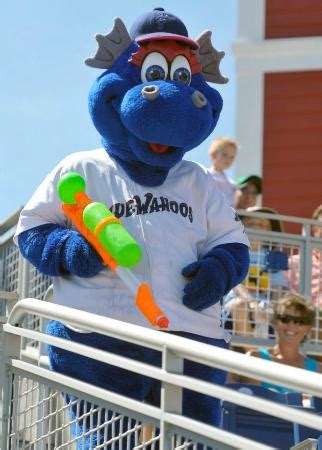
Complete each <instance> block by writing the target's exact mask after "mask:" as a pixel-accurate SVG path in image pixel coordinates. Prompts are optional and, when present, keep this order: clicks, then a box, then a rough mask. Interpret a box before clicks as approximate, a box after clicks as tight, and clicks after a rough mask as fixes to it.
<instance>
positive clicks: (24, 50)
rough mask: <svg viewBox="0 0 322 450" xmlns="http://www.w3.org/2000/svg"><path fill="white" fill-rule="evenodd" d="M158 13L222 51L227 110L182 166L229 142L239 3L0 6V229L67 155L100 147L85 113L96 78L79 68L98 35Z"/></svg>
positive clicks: (35, 0)
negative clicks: (216, 143) (225, 138)
mask: <svg viewBox="0 0 322 450" xmlns="http://www.w3.org/2000/svg"><path fill="white" fill-rule="evenodd" d="M157 6H162V7H164V8H165V9H166V10H169V11H170V12H172V13H174V14H176V15H177V16H179V17H180V18H181V19H182V20H183V21H184V23H185V24H186V26H187V28H188V31H189V35H190V37H192V38H195V37H197V36H198V35H199V34H200V33H201V32H202V31H204V30H205V29H210V30H212V31H213V45H214V46H215V47H216V48H217V49H218V50H224V51H225V52H226V56H225V58H224V60H223V61H222V64H221V71H222V73H223V75H225V76H228V77H229V79H230V82H229V83H228V84H227V85H224V86H217V89H218V90H219V91H220V93H221V95H222V97H223V99H224V109H223V112H222V115H221V117H220V119H219V123H218V125H217V127H216V129H215V131H214V132H213V134H212V135H211V136H210V137H209V138H208V139H207V141H205V142H204V143H203V144H202V145H201V146H199V147H198V148H196V149H194V150H193V151H191V152H190V153H189V154H187V156H186V157H187V159H192V160H194V161H199V162H201V163H202V164H205V165H208V156H207V152H208V147H209V143H210V141H211V140H212V139H214V138H215V137H216V136H221V135H229V136H232V137H233V136H234V122H235V100H234V99H235V95H234V89H235V74H234V61H233V57H232V53H231V44H232V42H233V41H234V40H235V38H236V29H237V0H226V1H225V2H223V1H222V0H203V1H202V2H196V1H192V0H176V1H175V2H173V1H168V0H165V1H161V2H155V1H150V0H138V1H136V2H130V1H122V0H120V1H118V2H108V1H107V0H105V1H103V0H95V1H89V0H55V1H54V2H52V1H51V2H49V1H44V0H30V1H24V0H2V2H1V27H0V30H1V31H0V54H1V59H2V61H1V71H0V83H1V89H0V155H1V158H0V180H1V183H0V205H1V209H0V221H2V220H3V219H5V218H6V217H7V216H8V215H9V214H11V213H12V212H13V211H14V210H15V209H16V208H18V207H19V206H20V205H23V204H24V203H25V202H26V201H27V200H28V199H29V197H30V196H31V195H32V193H33V191H34V190H35V189H36V187H37V186H38V184H39V183H40V182H41V180H42V179H43V178H44V177H45V176H46V174H47V173H48V172H49V171H50V170H51V169H52V168H53V167H54V166H55V165H56V164H57V163H58V162H59V161H60V160H61V159H62V158H64V157H65V156H66V155H68V154H69V153H72V152H75V151H80V150H89V149H91V148H97V147H99V146H100V136H99V135H98V133H97V131H96V130H95V128H94V126H93V125H92V123H91V120H90V118H89V115H88V111H87V94H88V91H89V88H90V86H91V84H92V82H93V81H94V79H95V78H96V77H97V76H99V74H100V73H101V71H100V70H97V69H91V68H89V67H87V66H85V65H84V64H83V60H84V59H85V58H86V57H88V56H92V55H94V53H95V51H96V41H95V39H94V35H95V33H97V32H100V33H106V32H107V31H109V30H110V29H111V26H112V22H113V18H114V17H116V16H119V17H121V18H122V20H123V21H124V23H125V24H126V25H127V28H128V29H129V28H130V26H131V24H132V22H133V21H134V19H135V18H136V17H137V16H138V15H140V14H141V13H143V12H146V11H149V10H151V9H153V8H154V7H157Z"/></svg>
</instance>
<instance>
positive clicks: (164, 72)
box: [16, 8, 249, 450]
mask: <svg viewBox="0 0 322 450" xmlns="http://www.w3.org/2000/svg"><path fill="white" fill-rule="evenodd" d="M210 38H211V32H210V31H206V32H204V33H203V34H201V36H200V37H199V38H198V39H197V40H196V41H194V40H192V39H190V38H189V37H188V32H187V29H186V27H185V25H184V24H183V22H182V21H181V20H180V19H179V18H178V17H176V16H174V15H173V14H171V13H169V12H166V11H164V9H163V8H156V9H154V10H153V11H151V12H148V13H146V14H144V15H143V16H141V17H139V18H138V19H137V20H136V22H135V23H134V25H133V26H132V28H131V31H130V33H128V31H127V29H126V27H125V25H124V24H123V22H122V21H121V20H120V19H115V21H114V27H113V29H112V31H111V32H110V33H108V34H107V35H101V34H98V35H97V36H96V39H97V42H98V50H97V52H96V55H95V57H93V58H89V59H87V60H86V61H85V62H86V64H87V65H89V66H91V67H96V68H100V69H103V70H104V72H103V73H102V74H101V75H100V76H99V78H98V79H97V80H96V81H95V82H94V84H93V86H92V88H91V90H90V94H89V111H90V115H91V118H92V121H93V123H94V125H95V127H96V129H97V131H98V132H99V133H100V135H101V136H102V145H103V148H100V149H97V150H91V151H85V152H79V153H73V154H71V155H69V156H67V157H66V158H65V159H64V160H63V161H62V162H60V163H59V164H58V165H57V166H56V167H55V168H54V169H53V170H52V172H51V173H50V174H49V175H47V177H46V178H45V180H44V181H43V182H42V184H41V185H40V186H39V188H38V189H37V190H36V192H35V193H34V195H33V196H32V198H31V199H30V200H29V202H28V203H27V205H26V206H25V208H24V209H23V211H22V213H21V217H20V220H19V224H18V227H17V232H16V241H17V242H18V244H19V248H20V250H21V252H22V254H23V256H24V257H25V258H26V259H27V260H28V261H30V262H31V263H32V264H33V265H34V266H36V267H37V269H39V271H41V272H42V273H44V274H48V275H51V276H53V279H54V301H55V302H56V303H57V304H62V305H65V306H69V307H74V308H77V309H81V310H84V311H88V312H92V313H96V314H100V315H102V316H107V317H111V318H114V319H118V320H122V321H124V322H128V323H133V324H137V325H141V326H149V324H148V323H147V322H146V320H145V318H144V317H143V316H142V315H141V314H140V312H139V311H138V310H137V309H136V307H135V305H134V301H133V295H132V293H131V292H130V291H128V290H127V289H126V287H125V286H124V285H123V284H122V281H121V280H119V279H118V277H116V276H115V274H113V273H112V272H111V271H110V270H109V269H108V268H107V267H106V266H104V265H103V264H102V260H101V258H100V256H99V255H98V253H97V252H96V251H95V249H94V248H93V247H92V246H91V245H90V244H89V243H88V242H87V241H86V240H85V239H84V238H83V237H82V235H81V234H80V233H79V232H78V231H76V229H75V228H74V227H73V226H72V225H71V223H70V222H69V221H68V220H67V218H66V216H65V215H64V213H63V211H62V209H61V202H60V200H59V198H58V196H57V194H56V186H57V183H58V181H59V179H60V178H61V176H63V175H64V174H66V173H68V172H70V171H74V172H78V173H80V174H81V175H82V177H84V179H85V180H86V183H87V187H88V188H87V192H88V195H89V196H90V197H91V198H93V199H95V201H98V202H102V203H104V204H106V205H108V207H109V208H110V210H111V211H112V212H113V213H114V215H115V216H116V217H117V218H118V219H120V220H121V221H122V223H123V224H124V226H125V227H126V228H127V230H128V231H129V232H130V233H131V234H132V235H133V236H134V238H135V239H136V240H137V241H138V242H139V243H140V245H141V247H142V260H141V262H140V264H138V265H137V266H136V267H135V268H134V269H133V270H134V273H135V275H136V276H137V277H138V278H139V279H141V280H145V281H146V282H147V283H148V284H149V286H150V287H151V289H152V292H153V296H154V298H155V299H156V302H157V303H158V305H159V306H160V308H161V309H162V310H163V311H164V312H165V314H166V316H167V317H168V318H169V321H170V323H169V327H168V329H167V330H164V331H163V332H169V333H174V334H177V335H180V336H184V337H186V338H189V339H193V340H195V341H199V342H204V343H207V344H210V345H212V346H214V351H216V347H222V348H226V347H227V345H228V341H229V336H228V335H227V334H226V332H225V330H224V329H223V326H222V321H221V307H222V305H221V303H222V298H223V296H224V295H225V294H227V293H228V292H229V291H230V290H231V289H232V288H233V287H234V286H236V285H237V284H238V283H240V282H241V281H242V280H243V279H244V278H245V276H246V275H247V270H248V265H249V256H248V245H249V242H248V240H247V237H246V235H245V233H244V230H243V227H242V225H241V222H240V220H239V218H238V216H237V214H236V213H235V212H234V210H233V209H231V208H230V206H229V205H228V202H226V201H225V199H224V197H223V195H222V194H221V193H220V191H219V190H218V189H217V187H216V185H215V183H214V181H213V179H212V177H211V175H210V174H209V173H208V171H207V170H206V169H204V168H203V167H202V166H200V165H199V164H197V163H193V162H189V161H185V160H183V157H184V155H185V153H186V152H188V151H189V150H191V149H193V148H195V147H196V146H198V145H199V144H201V143H202V142H203V141H204V140H205V139H206V138H207V136H209V135H210V133H211V132H212V131H213V130H214V128H215V126H216V123H217V121H218V118H219V115H220V112H221V109H222V99H221V96H220V95H219V93H218V92H217V91H216V90H215V89H213V88H212V87H210V86H209V85H208V84H207V81H208V82H213V83H225V82H226V81H227V80H226V79H225V78H224V77H223V76H222V75H221V74H220V71H219V63H220V60H221V58H222V57H223V52H217V51H216V50H215V49H214V48H213V46H212V44H211V40H210ZM48 333H50V334H52V335H54V336H58V337H63V338H65V339H69V340H73V341H77V342H80V343H83V344H86V345H90V346H94V347H96V348H100V349H103V350H107V351H109V352H113V353H116V354H118V355H125V356H127V357H129V358H133V359H135V360H137V361H142V362H146V363H149V364H160V361H159V353H157V352H155V351H153V350H151V349H144V348H142V347H139V346H136V345H131V344H128V343H124V342H122V341H119V340H117V339H113V338H110V337H106V336H101V335H98V334H96V333H86V332H84V330H77V329H75V328H73V327H72V326H70V325H68V324H63V323H59V322H55V321H54V322H50V323H49V326H48ZM49 358H50V363H51V367H52V369H53V370H54V371H57V372H60V373H63V374H67V375H69V376H72V377H75V378H78V379H81V380H84V381H86V382H89V383H92V384H95V385H97V386H100V387H102V388H106V389H109V390H111V391H114V392H117V393H121V394H123V395H126V396H129V397H132V398H135V399H137V400H141V401H145V402H150V403H152V404H154V405H159V395H160V392H159V391H160V386H159V385H158V383H156V382H155V381H154V380H152V379H149V378H147V377H144V376H143V375H142V376H141V375H137V374H133V373H131V372H128V371H126V370H123V369H119V368H117V367H110V366H108V365H107V364H103V363H99V362H97V361H94V360H91V359H89V358H85V357H83V356H79V355H77V354H73V353H69V352H67V351H65V350H62V349H58V348H55V347H49ZM184 371H185V373H186V374H187V375H190V376H193V377H198V378H200V379H202V380H206V381H210V382H214V383H219V384H223V383H224V382H225V373H224V372H222V371H220V370H217V369H213V368H210V367H206V366H203V365H200V364H197V363H193V362H189V363H188V362H186V363H185V366H184ZM89 406H90V405H89ZM89 406H88V407H89ZM82 408H83V409H82ZM82 408H79V409H78V410H77V411H76V409H75V410H74V411H73V414H74V415H76V414H78V415H79V414H82V413H84V411H85V412H86V410H85V408H86V404H85V405H84V404H83V406H82ZM183 414H184V415H187V416H189V417H192V418H195V419H197V420H200V421H202V422H205V423H209V424H214V425H216V424H217V425H218V420H219V404H218V401H217V400H216V399H212V398H209V397H208V396H204V395H200V394H198V393H193V392H191V391H185V392H184V398H183ZM94 419H95V418H94ZM95 420H96V421H97V420H98V419H97V417H96V419H95ZM89 426H90V424H89V423H87V422H86V420H83V421H82V426H79V427H78V432H79V433H83V432H84V433H86V430H87V428H88V427H89ZM82 427H83V429H82ZM87 431H88V430H87ZM94 441H95V442H94V444H93V436H92V437H91V442H92V443H90V442H89V440H88V439H83V440H82V443H80V444H79V445H78V448H79V449H88V448H95V446H96V445H98V444H99V442H101V437H100V436H99V433H97V435H96V437H95V438H94ZM115 445H116V447H115V448H119V449H120V450H121V448H123V447H121V446H120V447H117V444H115ZM133 445H134V444H133ZM131 448H132V447H131Z"/></svg>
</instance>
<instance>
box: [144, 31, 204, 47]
mask: <svg viewBox="0 0 322 450" xmlns="http://www.w3.org/2000/svg"><path fill="white" fill-rule="evenodd" d="M169 39H172V40H174V41H180V42H185V43H186V44H188V45H189V46H190V47H191V48H192V49H194V50H197V49H198V48H199V44H198V42H196V41H194V40H193V39H189V38H187V37H185V36H181V35H180V34H173V33H150V34H143V35H141V36H137V37H136V38H135V41H136V42H146V41H164V40H169Z"/></svg>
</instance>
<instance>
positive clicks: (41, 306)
mask: <svg viewBox="0 0 322 450" xmlns="http://www.w3.org/2000/svg"><path fill="white" fill-rule="evenodd" d="M30 313H31V314H35V315H38V316H40V317H45V318H47V319H52V320H58V321H61V322H64V323H68V324H71V325H73V326H75V327H77V328H79V329H85V330H87V331H92V332H96V333H100V334H103V335H106V336H112V337H115V338H118V339H123V340H126V341H129V342H132V343H135V344H138V345H143V346H145V347H149V348H152V349H155V350H162V349H163V348H164V347H166V348H167V349H169V350H170V351H172V352H173V353H175V354H178V355H180V356H182V357H183V358H186V359H190V360H191V361H196V362H199V363H201V364H207V365H209V366H212V367H217V368H219V369H223V370H229V371H230V372H234V373H239V374H241V375H245V376H249V377H251V378H256V379H259V380H268V381H270V382H273V383H275V384H278V385H282V386H290V387H291V388H292V389H295V390H298V391H301V392H305V393H308V394H312V395H316V396H318V397H319V396H321V392H322V376H321V375H320V374H316V373H313V372H309V371H306V370H303V369H298V368H294V367H287V370H285V365H282V364H278V363H275V362H272V361H266V360H261V362H260V364H258V358H254V357H250V356H248V355H243V354H240V353H235V352H232V351H230V350H225V349H222V348H219V347H216V348H215V349H214V347H211V346H209V345H207V344H202V343H200V342H195V341H192V340H190V339H185V338H182V337H179V336H173V335H171V334H168V333H164V332H156V330H152V329H148V328H145V327H141V326H138V325H133V324H129V323H127V324H126V327H124V322H121V321H119V320H115V319H110V318H108V317H102V316H99V315H96V314H92V313H88V312H85V311H80V310H77V314H75V309H73V308H69V307H67V306H62V305H57V304H50V303H45V302H42V301H40V300H36V299H30V298H29V299H23V300H21V301H20V302H18V304H16V305H15V306H14V308H13V310H12V312H11V314H10V316H9V319H8V324H7V325H4V331H5V332H9V333H12V334H20V332H19V331H18V330H16V331H15V327H18V326H20V325H21V324H22V321H23V319H24V317H25V316H26V315H27V314H30ZM25 331H26V332H27V331H30V330H25ZM35 333H37V332H35ZM22 334H23V333H22ZM43 336H44V338H43V340H44V341H49V340H50V336H47V335H43ZM210 349H211V351H210Z"/></svg>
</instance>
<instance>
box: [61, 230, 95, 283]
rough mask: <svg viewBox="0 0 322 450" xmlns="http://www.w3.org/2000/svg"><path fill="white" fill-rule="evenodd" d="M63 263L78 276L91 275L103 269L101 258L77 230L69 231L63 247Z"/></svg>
mask: <svg viewBox="0 0 322 450" xmlns="http://www.w3.org/2000/svg"><path fill="white" fill-rule="evenodd" d="M63 265H64V267H65V269H66V270H68V272H70V273H72V274H73V275H77V276H78V277H93V276H94V275H96V274H97V273H98V272H99V271H100V270H102V269H103V264H102V258H101V257H100V256H99V255H98V253H97V252H96V250H95V249H94V248H93V247H92V246H91V245H90V244H89V243H88V242H87V241H86V239H85V238H83V236H82V235H81V234H80V233H78V231H69V236H68V238H67V239H66V241H65V244H64V247H63Z"/></svg>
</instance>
